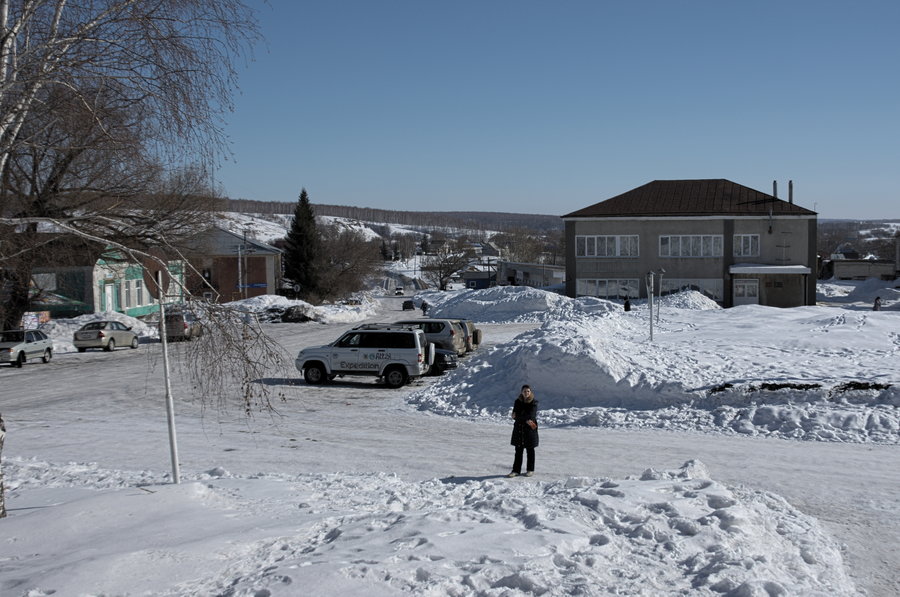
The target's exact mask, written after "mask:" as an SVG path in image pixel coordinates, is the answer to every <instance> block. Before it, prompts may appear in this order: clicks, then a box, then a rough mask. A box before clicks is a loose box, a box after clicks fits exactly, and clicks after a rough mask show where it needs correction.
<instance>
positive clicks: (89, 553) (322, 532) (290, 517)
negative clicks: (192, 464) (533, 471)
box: [0, 459, 855, 596]
mask: <svg viewBox="0 0 900 597" xmlns="http://www.w3.org/2000/svg"><path fill="white" fill-rule="evenodd" d="M7 474H8V475H9V484H10V490H11V491H12V492H14V493H16V492H22V491H26V490H29V489H30V490H32V491H34V492H35V494H36V495H35V499H37V500H40V499H41V496H46V497H45V498H44V499H50V497H51V496H53V495H55V494H54V490H53V489H52V488H68V489H58V490H56V492H66V494H67V496H68V499H66V500H59V501H57V502H56V503H55V504H54V505H53V507H52V508H41V507H34V508H32V509H30V510H29V511H28V512H23V513H21V514H17V515H16V516H13V517H11V518H10V519H8V520H6V521H4V522H3V525H4V537H5V539H6V540H5V541H4V544H3V547H0V555H3V554H4V553H5V552H7V551H8V549H9V548H10V546H15V552H16V553H22V554H29V556H28V557H27V558H25V559H22V560H9V559H6V558H4V559H5V560H6V562H7V564H6V565H5V566H4V570H3V571H0V587H7V588H10V589H11V588H12V586H13V585H12V584H10V583H15V591H16V594H27V595H49V594H51V593H57V594H66V591H67V590H70V591H72V593H76V592H77V593H79V594H83V593H85V592H87V593H90V594H145V593H152V594H154V595H179V596H186V595H197V596H199V595H223V594H228V595H277V594H283V595H298V594H309V595H337V594H345V595H346V594H359V595H363V594H365V595H397V594H406V595H468V594H485V595H493V594H496V595H501V594H533V595H574V594H600V593H610V594H612V593H615V594H688V593H692V594H693V593H697V592H702V593H704V594H729V595H809V594H823V595H824V594H828V595H849V594H853V593H854V592H855V588H854V586H853V583H852V581H851V580H850V578H849V577H848V574H847V573H846V571H845V569H844V565H843V560H842V558H841V553H840V548H839V546H838V545H837V544H836V542H835V541H834V540H833V539H832V538H831V537H830V536H828V535H827V534H826V533H825V532H823V531H822V529H821V528H820V527H819V524H818V523H817V521H816V520H815V519H812V518H810V517H808V516H806V515H804V514H802V513H800V512H799V511H798V510H796V509H795V508H793V507H792V506H791V505H790V504H788V503H787V502H786V501H785V500H783V499H782V498H780V497H779V496H777V495H774V494H772V493H768V492H763V491H751V490H748V489H738V488H731V487H728V486H726V485H723V484H722V483H719V482H717V481H715V480H713V479H710V478H709V474H708V473H707V472H706V469H705V467H704V466H703V464H702V463H700V462H697V461H691V462H688V463H686V464H685V465H684V466H683V467H682V468H680V469H678V470H673V471H654V470H652V469H648V470H646V471H645V472H644V473H643V474H642V475H640V476H639V477H628V478H625V479H610V478H585V477H570V478H568V479H564V480H559V481H552V482H535V481H531V480H524V479H515V480H507V479H498V478H489V479H481V480H478V479H465V478H459V479H457V478H453V477H448V478H444V479H432V480H428V481H423V482H408V481H403V480H401V479H399V478H398V477H397V476H395V475H389V474H383V473H372V474H302V475H298V476H292V475H286V474H259V475H255V476H252V477H240V476H234V475H231V474H229V473H228V472H227V471H226V470H225V469H223V468H222V467H213V468H212V469H210V470H208V471H207V472H206V473H203V474H199V475H196V476H195V477H194V478H193V479H189V480H186V482H184V483H183V484H182V485H153V484H152V483H153V480H154V479H153V475H152V474H151V473H147V472H138V473H123V472H121V471H109V470H102V469H99V468H97V467H96V466H91V465H81V466H76V465H68V466H65V467H62V468H60V467H58V465H54V464H51V463H45V462H37V461H21V460H17V459H13V460H11V461H10V462H9V463H8V465H7ZM156 481H157V482H158V483H164V482H165V478H163V477H158V478H157V479H156ZM101 488H102V489H103V490H104V491H99V490H98V489H101ZM34 505H35V506H37V505H38V502H35V504H34ZM238 514H239V515H238ZM75 521H77V523H78V524H73V522H75ZM35 529H41V532H35ZM47 537H53V541H52V543H48V542H47V540H46V538H47ZM101 546H102V548H100V547H101ZM147 561H149V562H152V563H153V564H152V565H144V566H142V565H141V562H147ZM136 566H137V568H136ZM37 571H40V573H39V574H38V573H36V572H37ZM111 571H121V572H122V573H111ZM138 571H139V573H137V572H138ZM76 588H77V589H76ZM73 589H76V590H73Z"/></svg>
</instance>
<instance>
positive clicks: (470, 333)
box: [456, 319, 481, 352]
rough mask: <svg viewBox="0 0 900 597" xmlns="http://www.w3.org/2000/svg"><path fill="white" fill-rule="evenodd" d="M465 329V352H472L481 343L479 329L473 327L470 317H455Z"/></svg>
mask: <svg viewBox="0 0 900 597" xmlns="http://www.w3.org/2000/svg"><path fill="white" fill-rule="evenodd" d="M456 321H458V322H460V324H462V326H463V328H465V330H466V352H472V351H473V350H475V349H476V348H478V345H479V344H481V330H480V329H479V328H477V327H475V322H474V321H472V320H471V319H457V320H456Z"/></svg>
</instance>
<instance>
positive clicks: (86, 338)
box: [72, 321, 138, 352]
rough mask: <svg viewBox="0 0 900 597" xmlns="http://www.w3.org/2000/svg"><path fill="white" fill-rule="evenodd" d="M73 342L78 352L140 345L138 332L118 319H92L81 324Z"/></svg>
mask: <svg viewBox="0 0 900 597" xmlns="http://www.w3.org/2000/svg"><path fill="white" fill-rule="evenodd" d="M72 344H74V345H75V348H77V349H78V352H84V351H85V350H87V349H88V348H102V349H103V350H107V351H108V350H115V349H116V346H130V347H131V348H137V347H138V337H137V334H136V333H134V332H133V331H131V328H130V327H128V326H126V325H125V324H124V323H121V322H118V321H92V322H90V323H86V324H84V325H83V326H81V329H80V330H78V331H77V332H75V334H74V335H73V337H72Z"/></svg>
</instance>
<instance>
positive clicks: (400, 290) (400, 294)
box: [394, 286, 403, 296]
mask: <svg viewBox="0 0 900 597" xmlns="http://www.w3.org/2000/svg"><path fill="white" fill-rule="evenodd" d="M394 295H395V296H402V295H403V289H402V288H400V287H399V286H398V287H397V288H396V289H395V290H394Z"/></svg>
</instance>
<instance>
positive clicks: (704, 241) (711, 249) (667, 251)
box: [659, 234, 722, 257]
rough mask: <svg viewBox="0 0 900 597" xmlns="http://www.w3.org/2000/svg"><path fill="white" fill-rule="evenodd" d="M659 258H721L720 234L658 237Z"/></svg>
mask: <svg viewBox="0 0 900 597" xmlns="http://www.w3.org/2000/svg"><path fill="white" fill-rule="evenodd" d="M659 256H660V257H721V256H722V235H721V234H692V235H686V234H683V235H667V236H660V237H659Z"/></svg>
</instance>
